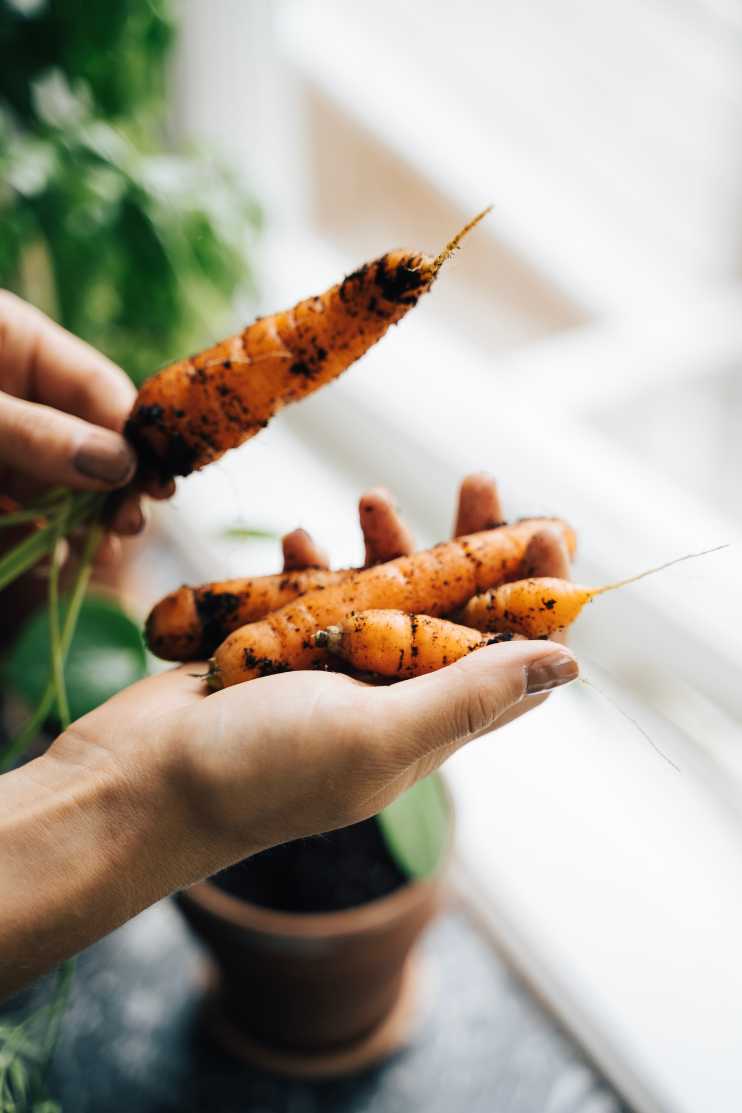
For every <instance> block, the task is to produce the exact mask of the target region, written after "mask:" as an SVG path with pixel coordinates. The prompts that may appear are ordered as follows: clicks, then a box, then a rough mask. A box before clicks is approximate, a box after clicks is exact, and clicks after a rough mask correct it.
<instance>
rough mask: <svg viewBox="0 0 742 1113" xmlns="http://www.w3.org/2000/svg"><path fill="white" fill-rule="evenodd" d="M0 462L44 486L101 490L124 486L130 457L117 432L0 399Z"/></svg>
mask: <svg viewBox="0 0 742 1113" xmlns="http://www.w3.org/2000/svg"><path fill="white" fill-rule="evenodd" d="M0 463H2V464H5V465H7V466H8V467H10V468H13V469H15V470H17V471H20V472H23V473H24V474H25V475H28V476H32V477H33V478H34V479H39V480H42V481H43V482H45V483H53V484H55V485H57V484H60V485H62V486H64V487H74V488H76V489H78V490H84V491H107V490H112V489H114V488H116V487H123V486H124V485H125V484H126V483H128V482H129V480H130V479H131V477H132V476H133V474H134V470H135V468H136V457H135V455H134V452H133V450H132V449H131V447H130V446H129V445H128V444H127V443H126V441H125V440H124V438H123V437H122V436H120V434H118V433H112V432H110V431H109V430H108V429H101V428H99V427H97V426H95V425H89V424H88V423H87V422H86V421H81V420H80V418H79V417H72V416H70V415H69V414H65V413H60V411H59V410H55V409H52V408H51V407H49V406H41V405H37V404H36V403H34V402H25V401H21V400H20V399H19V398H14V397H12V396H11V395H9V394H0Z"/></svg>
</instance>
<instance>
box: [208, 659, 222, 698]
mask: <svg viewBox="0 0 742 1113" xmlns="http://www.w3.org/2000/svg"><path fill="white" fill-rule="evenodd" d="M204 676H205V679H206V684H207V686H208V687H209V688H210V689H211V691H212V692H218V691H219V689H220V688H223V687H224V681H223V679H222V675H221V670H220V668H219V666H218V665H217V663H216V661H215V660H214V658H213V657H212V658H211V660H210V661H209V671H208V672H207V673H205V674H204Z"/></svg>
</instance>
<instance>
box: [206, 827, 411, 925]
mask: <svg viewBox="0 0 742 1113" xmlns="http://www.w3.org/2000/svg"><path fill="white" fill-rule="evenodd" d="M212 881H213V883H214V884H215V885H216V886H217V887H218V888H220V889H222V890H223V891H224V892H225V893H229V894H230V895H231V896H234V897H239V898H240V899H242V900H248V901H251V902H252V903H253V904H258V905H260V906H261V907H263V908H273V909H275V910H276V911H279V912H336V911H340V910H341V909H343V908H354V907H355V906H356V905H359V904H367V903H368V902H369V901H372V900H377V899H378V898H379V897H384V896H386V895H387V894H388V893H392V892H394V890H395V889H398V888H399V887H400V886H401V885H404V884H406V882H407V878H406V876H405V874H404V873H403V872H402V871H401V870H400V869H399V867H398V866H397V864H396V863H395V861H394V859H393V858H392V856H391V854H390V853H389V851H388V850H387V847H386V844H385V842H384V839H383V837H382V834H381V831H380V829H379V825H378V823H377V822H376V820H375V819H365V820H363V822H362V823H355V824H353V826H352V827H344V828H342V829H341V830H339V831H331V832H330V833H329V834H327V835H315V836H313V837H312V838H309V839H299V840H298V841H296V842H290V843H285V844H284V845H283V846H276V847H272V848H271V849H270V850H264V851H263V852H262V853H261V854H256V855H255V856H254V857H253V858H248V859H246V860H245V861H244V862H238V863H237V865H235V866H230V867H229V869H226V870H224V871H223V872H222V873H220V874H217V875H216V877H213V878H212Z"/></svg>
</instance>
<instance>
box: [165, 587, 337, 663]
mask: <svg viewBox="0 0 742 1113" xmlns="http://www.w3.org/2000/svg"><path fill="white" fill-rule="evenodd" d="M351 571H352V570H351V569H342V570H340V571H337V572H331V571H329V569H326V568H307V569H304V570H302V571H291V572H278V573H276V574H275V575H273V576H251V577H246V578H240V579H234V580H220V581H217V582H215V583H210V584H202V585H201V586H200V587H189V586H188V585H187V584H183V586H182V587H179V588H177V589H176V590H175V591H171V592H170V594H169V595H166V596H165V597H164V599H161V600H160V601H159V603H157V604H156V605H155V606H154V607H153V608H152V610H151V611H150V613H149V616H148V618H147V622H146V624H145V637H146V639H147V645H148V646H149V648H150V649H151V650H152V652H153V653H154V654H155V656H156V657H162V658H163V660H165V661H195V660H199V659H202V658H204V657H208V656H209V655H210V654H211V653H213V652H214V650H215V649H216V647H217V646H218V645H220V644H221V643H222V642H223V641H224V639H225V638H226V637H227V635H228V634H231V632H232V631H233V630H237V629H238V627H240V626H244V625H245V623H247V622H256V621H257V620H258V619H260V618H263V617H264V616H265V615H267V614H270V612H271V611H275V610H278V608H279V607H283V606H285V604H286V603H288V602H290V601H291V600H292V599H296V598H297V597H298V596H300V595H303V594H304V592H306V591H310V590H312V589H316V588H324V587H328V586H329V585H330V584H336V583H339V582H340V580H342V579H343V578H344V577H347V576H349V575H350V574H351Z"/></svg>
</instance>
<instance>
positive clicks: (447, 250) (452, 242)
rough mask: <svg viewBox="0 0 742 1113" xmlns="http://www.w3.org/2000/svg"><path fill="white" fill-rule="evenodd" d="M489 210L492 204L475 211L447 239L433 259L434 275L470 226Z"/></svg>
mask: <svg viewBox="0 0 742 1113" xmlns="http://www.w3.org/2000/svg"><path fill="white" fill-rule="evenodd" d="M491 212H492V205H488V206H487V208H486V209H482V211H481V213H477V215H476V216H473V217H472V218H471V220H470V221H468V222H467V223H466V224H465V225H464V227H463V228H461V229H459V231H458V232H457V233H456V235H455V236H454V237H453V239H452V240H449V241H448V243H447V244H446V246H445V247H444V248H443V251H441V253H440V255H437V256H436V258H435V259H434V260H433V267H432V270H433V274H434V275H435V274H437V273H438V271H439V270H440V269H441V267H442V266H443V264H444V263H445V262H446V260H447V259H450V258H451V256H452V255H453V253H454V251H456V250H457V249H458V247H459V246H460V244H461V241H462V240H463V238H464V236H466V235H468V234H469V232H471V230H472V228H474V227H475V226H476V225H477V224H479V222H480V220H484V218H485V217H486V216H487V214H488V213H491Z"/></svg>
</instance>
